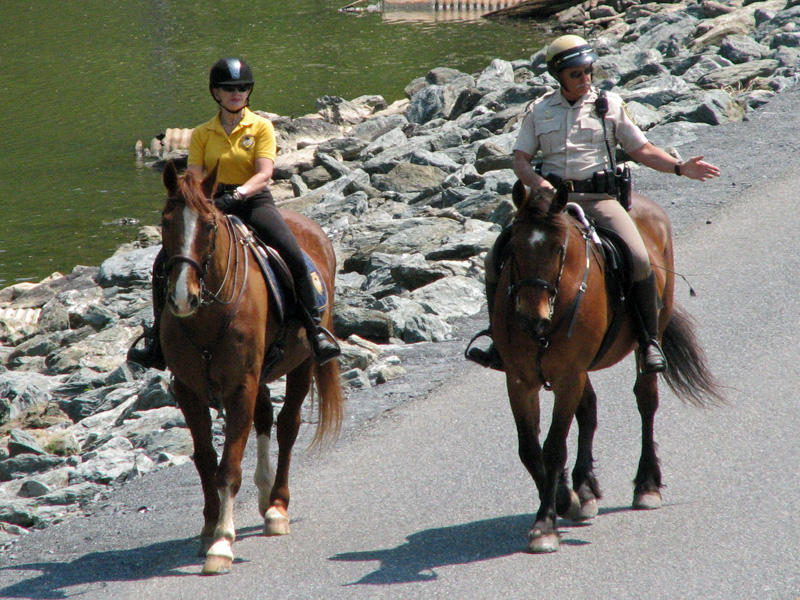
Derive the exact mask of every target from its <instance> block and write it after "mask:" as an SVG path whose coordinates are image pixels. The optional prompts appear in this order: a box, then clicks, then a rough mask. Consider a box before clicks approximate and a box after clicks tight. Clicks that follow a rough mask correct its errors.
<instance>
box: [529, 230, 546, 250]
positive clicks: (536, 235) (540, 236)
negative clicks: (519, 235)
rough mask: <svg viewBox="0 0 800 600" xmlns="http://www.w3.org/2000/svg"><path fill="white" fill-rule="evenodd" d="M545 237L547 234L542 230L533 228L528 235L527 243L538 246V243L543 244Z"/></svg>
mask: <svg viewBox="0 0 800 600" xmlns="http://www.w3.org/2000/svg"><path fill="white" fill-rule="evenodd" d="M546 239H547V234H546V233H545V232H544V231H542V230H540V229H534V230H533V231H531V235H530V236H529V237H528V243H529V244H530V245H531V246H538V245H539V244H543V243H544V241H545V240H546Z"/></svg>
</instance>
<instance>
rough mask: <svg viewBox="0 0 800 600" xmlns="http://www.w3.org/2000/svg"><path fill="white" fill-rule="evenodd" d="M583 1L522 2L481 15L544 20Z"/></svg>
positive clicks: (533, 0) (531, 0) (534, 0)
mask: <svg viewBox="0 0 800 600" xmlns="http://www.w3.org/2000/svg"><path fill="white" fill-rule="evenodd" d="M583 1H584V0H524V1H523V2H520V3H519V4H515V5H514V6H509V7H507V8H501V9H498V10H493V11H492V12H490V13H486V14H485V15H483V16H484V17H486V18H487V19H491V18H496V17H509V18H513V19H546V18H548V17H552V16H553V15H554V14H556V13H558V12H561V11H562V10H565V9H567V8H570V7H572V6H577V5H578V4H582V3H583Z"/></svg>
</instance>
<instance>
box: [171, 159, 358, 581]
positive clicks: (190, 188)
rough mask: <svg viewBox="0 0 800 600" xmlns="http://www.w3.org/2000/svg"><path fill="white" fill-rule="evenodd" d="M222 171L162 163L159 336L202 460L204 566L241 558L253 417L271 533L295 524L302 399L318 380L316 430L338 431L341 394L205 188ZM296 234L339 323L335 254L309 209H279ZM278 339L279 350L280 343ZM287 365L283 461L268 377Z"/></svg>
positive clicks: (334, 372)
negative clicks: (218, 430)
mask: <svg viewBox="0 0 800 600" xmlns="http://www.w3.org/2000/svg"><path fill="white" fill-rule="evenodd" d="M215 175H216V173H215V172H214V173H212V174H210V175H209V176H208V177H207V178H206V179H205V180H204V181H202V182H201V181H199V180H197V179H196V178H195V177H194V176H192V175H191V174H190V173H187V174H185V175H183V176H178V172H177V170H176V168H175V166H174V165H173V164H172V163H169V164H168V165H167V167H166V169H165V171H164V176H163V180H164V185H165V187H166V188H167V194H168V197H167V201H166V205H165V206H164V211H163V213H162V237H163V247H164V251H165V253H166V259H167V262H166V270H167V274H168V287H167V299H166V308H164V309H163V311H162V319H161V344H162V347H163V351H164V357H165V359H166V362H167V365H168V366H169V368H170V370H171V371H172V374H173V376H174V384H173V391H174V393H175V397H176V398H177V400H178V404H179V406H180V408H181V410H182V411H183V414H184V416H185V418H186V423H187V425H188V426H189V428H190V430H191V433H192V439H193V441H194V461H195V465H196V467H197V471H198V472H199V474H200V480H201V483H202V488H203V495H204V497H205V508H204V509H203V515H204V517H205V524H204V525H203V529H202V532H201V534H200V535H201V539H202V552H204V553H205V556H206V562H205V565H204V567H203V573H204V574H216V573H225V572H227V571H229V570H230V568H231V565H232V563H233V549H232V546H233V541H234V539H235V537H236V531H235V528H234V523H233V507H234V498H235V496H236V493H237V492H238V490H239V486H240V484H241V480H242V469H241V461H242V455H243V454H244V450H245V445H246V443H247V438H248V434H249V432H250V428H251V426H252V425H253V424H255V429H256V436H257V466H256V473H255V483H256V485H257V487H258V491H259V499H258V505H259V512H260V513H261V516H262V517H263V518H264V533H265V534H266V535H281V534H287V533H289V515H288V512H287V509H288V506H289V483H288V475H289V462H290V459H291V452H292V446H293V444H294V442H295V440H296V438H297V434H298V429H299V427H300V421H301V415H300V408H301V405H302V403H303V400H304V399H305V397H306V395H307V393H308V392H309V389H310V387H311V381H312V378H313V379H315V380H316V383H317V389H318V392H319V398H320V400H319V408H318V410H319V422H318V426H317V430H316V435H315V436H314V442H315V443H320V442H322V441H323V440H325V439H330V437H332V436H335V434H337V433H338V431H339V428H340V425H341V420H342V403H343V395H342V390H341V387H340V382H339V365H338V363H337V361H330V362H328V363H326V364H325V365H324V366H322V367H319V366H316V365H315V363H314V360H313V358H312V355H311V352H310V349H309V344H308V341H307V339H306V335H305V331H304V329H303V328H302V326H301V325H300V322H299V321H297V320H294V319H291V320H287V322H286V323H283V324H282V323H280V322H279V319H278V318H277V316H276V312H277V311H275V310H274V309H273V300H272V299H271V298H270V296H269V294H268V292H267V286H266V284H265V281H264V278H263V277H262V275H261V272H260V270H259V267H258V264H257V263H256V261H255V260H254V258H253V256H252V255H251V250H250V248H249V245H248V244H247V243H246V242H247V240H244V239H243V236H242V234H241V233H240V232H239V231H238V230H237V229H235V228H234V227H233V226H232V225H231V222H230V220H229V219H228V218H227V216H226V215H225V214H223V213H222V212H221V211H219V210H218V209H217V208H216V207H215V206H214V204H213V202H212V201H211V200H209V198H210V197H211V196H212V191H213V186H214V179H215ZM282 214H283V216H284V218H285V219H286V222H287V223H288V224H289V226H290V227H291V229H292V231H293V232H294V234H295V235H296V236H297V240H298V242H299V243H300V246H301V247H302V248H303V249H304V250H305V251H306V252H307V253H308V254H309V256H310V257H311V258H312V260H313V261H314V263H315V264H316V265H317V267H318V269H319V270H320V273H321V275H322V278H323V280H324V285H325V286H326V288H327V292H328V300H329V302H328V305H327V308H326V310H325V312H324V315H323V324H324V325H326V326H327V327H328V328H331V325H332V320H333V317H332V313H331V306H332V305H333V291H334V275H335V272H336V257H335V255H334V252H333V248H332V246H331V244H330V241H329V240H328V238H327V237H326V235H325V233H324V232H323V231H322V229H321V228H320V227H319V226H318V225H316V224H315V223H314V222H313V221H311V220H310V219H308V218H306V217H304V216H302V215H300V214H297V213H293V212H289V211H282ZM276 345H277V346H278V347H281V348H282V352H281V353H280V354H279V355H278V356H277V357H275V355H274V354H273V353H270V352H269V351H270V348H272V347H273V346H276ZM282 375H286V399H285V402H284V405H283V408H282V409H281V411H280V413H279V415H278V418H277V438H278V461H277V469H276V471H275V472H274V473H273V471H272V468H271V465H270V458H269V442H270V433H271V428H272V424H273V414H272V404H271V401H270V397H269V388H268V387H267V383H268V382H270V381H273V380H275V379H277V378H278V377H280V376H282ZM209 407H217V408H221V409H223V410H224V414H225V445H224V449H223V452H222V458H221V460H220V461H219V464H218V463H217V454H216V452H215V450H214V447H213V446H212V435H211V416H210V411H209Z"/></svg>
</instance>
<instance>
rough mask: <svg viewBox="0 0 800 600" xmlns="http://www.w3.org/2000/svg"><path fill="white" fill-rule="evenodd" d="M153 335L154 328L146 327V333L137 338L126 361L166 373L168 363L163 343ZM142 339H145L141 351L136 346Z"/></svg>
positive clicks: (129, 350)
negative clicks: (163, 350)
mask: <svg viewBox="0 0 800 600" xmlns="http://www.w3.org/2000/svg"><path fill="white" fill-rule="evenodd" d="M153 333H154V331H153V328H152V327H145V328H144V333H142V334H141V335H140V336H139V337H137V338H136V339H135V340H134V341H133V344H131V347H130V348H128V353H127V355H126V356H125V359H126V360H127V361H128V362H132V363H136V364H138V365H141V366H143V367H145V368H146V369H152V368H155V369H159V370H160V371H164V370H165V369H166V368H167V363H166V361H165V360H164V353H163V352H162V351H161V343H160V342H159V341H158V340H157V339H156V338H155V337H154V336H153ZM142 339H144V348H141V349H139V348H137V347H136V344H138V343H139V342H140V341H141V340H142Z"/></svg>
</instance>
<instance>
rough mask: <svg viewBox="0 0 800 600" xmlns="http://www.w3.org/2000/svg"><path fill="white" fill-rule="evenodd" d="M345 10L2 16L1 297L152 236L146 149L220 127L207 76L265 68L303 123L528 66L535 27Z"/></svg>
mask: <svg viewBox="0 0 800 600" xmlns="http://www.w3.org/2000/svg"><path fill="white" fill-rule="evenodd" d="M344 4H347V2H346V1H343V0H337V1H322V0H317V1H314V0H292V2H275V1H266V0H263V1H261V2H248V3H243V2H222V1H219V0H217V1H214V2H210V1H205V0H202V1H192V2H186V1H184V2H178V1H168V0H151V1H144V0H131V1H127V2H125V1H122V0H102V1H100V0H86V1H73V0H67V1H64V0H52V1H46V0H33V1H24V0H21V1H19V2H11V1H8V0H4V1H2V3H0V49H1V50H2V52H1V53H0V57H2V58H0V65H2V72H1V73H0V89H2V93H0V125H2V132H3V134H2V136H0V185H1V186H2V198H3V202H2V205H3V218H2V219H0V286H5V285H9V284H11V283H15V282H17V281H21V280H28V279H32V280H39V279H42V278H43V277H45V276H47V275H49V274H51V273H52V272H55V271H59V272H62V273H66V272H69V271H71V270H72V268H73V267H74V266H75V265H78V264H83V265H98V264H100V262H101V261H102V260H103V259H105V258H106V257H108V256H109V255H110V254H111V253H112V252H113V251H114V249H116V248H117V247H118V246H119V244H120V243H122V242H126V241H130V240H131V239H133V238H134V237H135V235H136V232H137V230H138V227H139V226H138V225H120V224H119V222H120V219H127V218H133V219H137V220H139V222H140V223H141V224H155V223H157V222H158V220H159V212H160V209H161V205H162V199H163V194H162V187H161V183H160V179H159V175H158V174H157V173H155V172H154V171H152V170H150V169H147V168H142V167H139V166H137V164H136V161H135V156H134V152H133V148H134V144H135V142H136V140H137V139H143V140H145V142H146V143H147V142H148V141H149V139H150V138H151V137H152V136H153V135H155V134H156V133H159V132H161V131H164V129H166V128H167V127H193V126H194V125H197V124H198V123H200V122H203V121H205V120H207V119H208V118H209V117H210V116H212V115H213V113H214V112H215V105H214V104H213V102H212V100H211V98H210V96H209V94H208V90H207V85H208V83H207V82H208V79H207V78H208V69H209V67H210V66H211V64H212V63H213V62H214V61H215V60H216V59H217V58H219V57H220V56H227V55H240V56H243V57H244V58H245V59H246V60H247V61H248V62H249V63H250V65H251V66H252V67H253V70H254V72H255V75H256V87H255V90H254V92H253V96H252V101H251V104H252V105H253V107H254V108H257V109H262V110H268V111H270V112H275V113H279V114H283V115H292V116H298V115H301V114H305V113H308V112H313V110H314V100H315V99H316V98H318V97H320V96H323V95H325V94H331V95H339V96H342V97H344V98H347V99H350V98H354V97H356V96H359V95H362V94H381V95H383V96H384V97H385V98H386V99H387V100H389V101H392V100H396V99H399V98H402V97H403V88H404V87H405V86H406V85H407V84H408V83H409V82H410V81H411V80H412V79H414V78H415V77H418V76H421V75H424V74H425V73H426V72H427V71H428V70H429V69H431V68H433V67H436V66H449V67H453V68H457V69H461V70H463V71H466V72H474V71H477V70H480V69H483V68H484V67H485V66H486V65H487V64H488V63H489V61H490V60H491V59H492V58H494V57H499V58H504V59H507V60H513V59H517V58H524V57H528V56H530V55H531V54H532V53H533V52H534V51H535V50H536V49H538V48H539V47H540V46H541V45H542V43H543V37H542V34H541V33H540V32H539V30H538V29H536V26H535V25H533V24H530V23H495V22H488V21H486V20H469V21H458V20H455V21H447V20H420V21H416V20H414V21H409V20H403V17H402V15H400V18H399V19H398V15H397V14H389V13H388V12H387V14H381V13H371V14H365V15H361V16H355V15H345V14H340V13H338V12H337V11H336V9H337V8H338V7H340V6H343V5H344Z"/></svg>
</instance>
